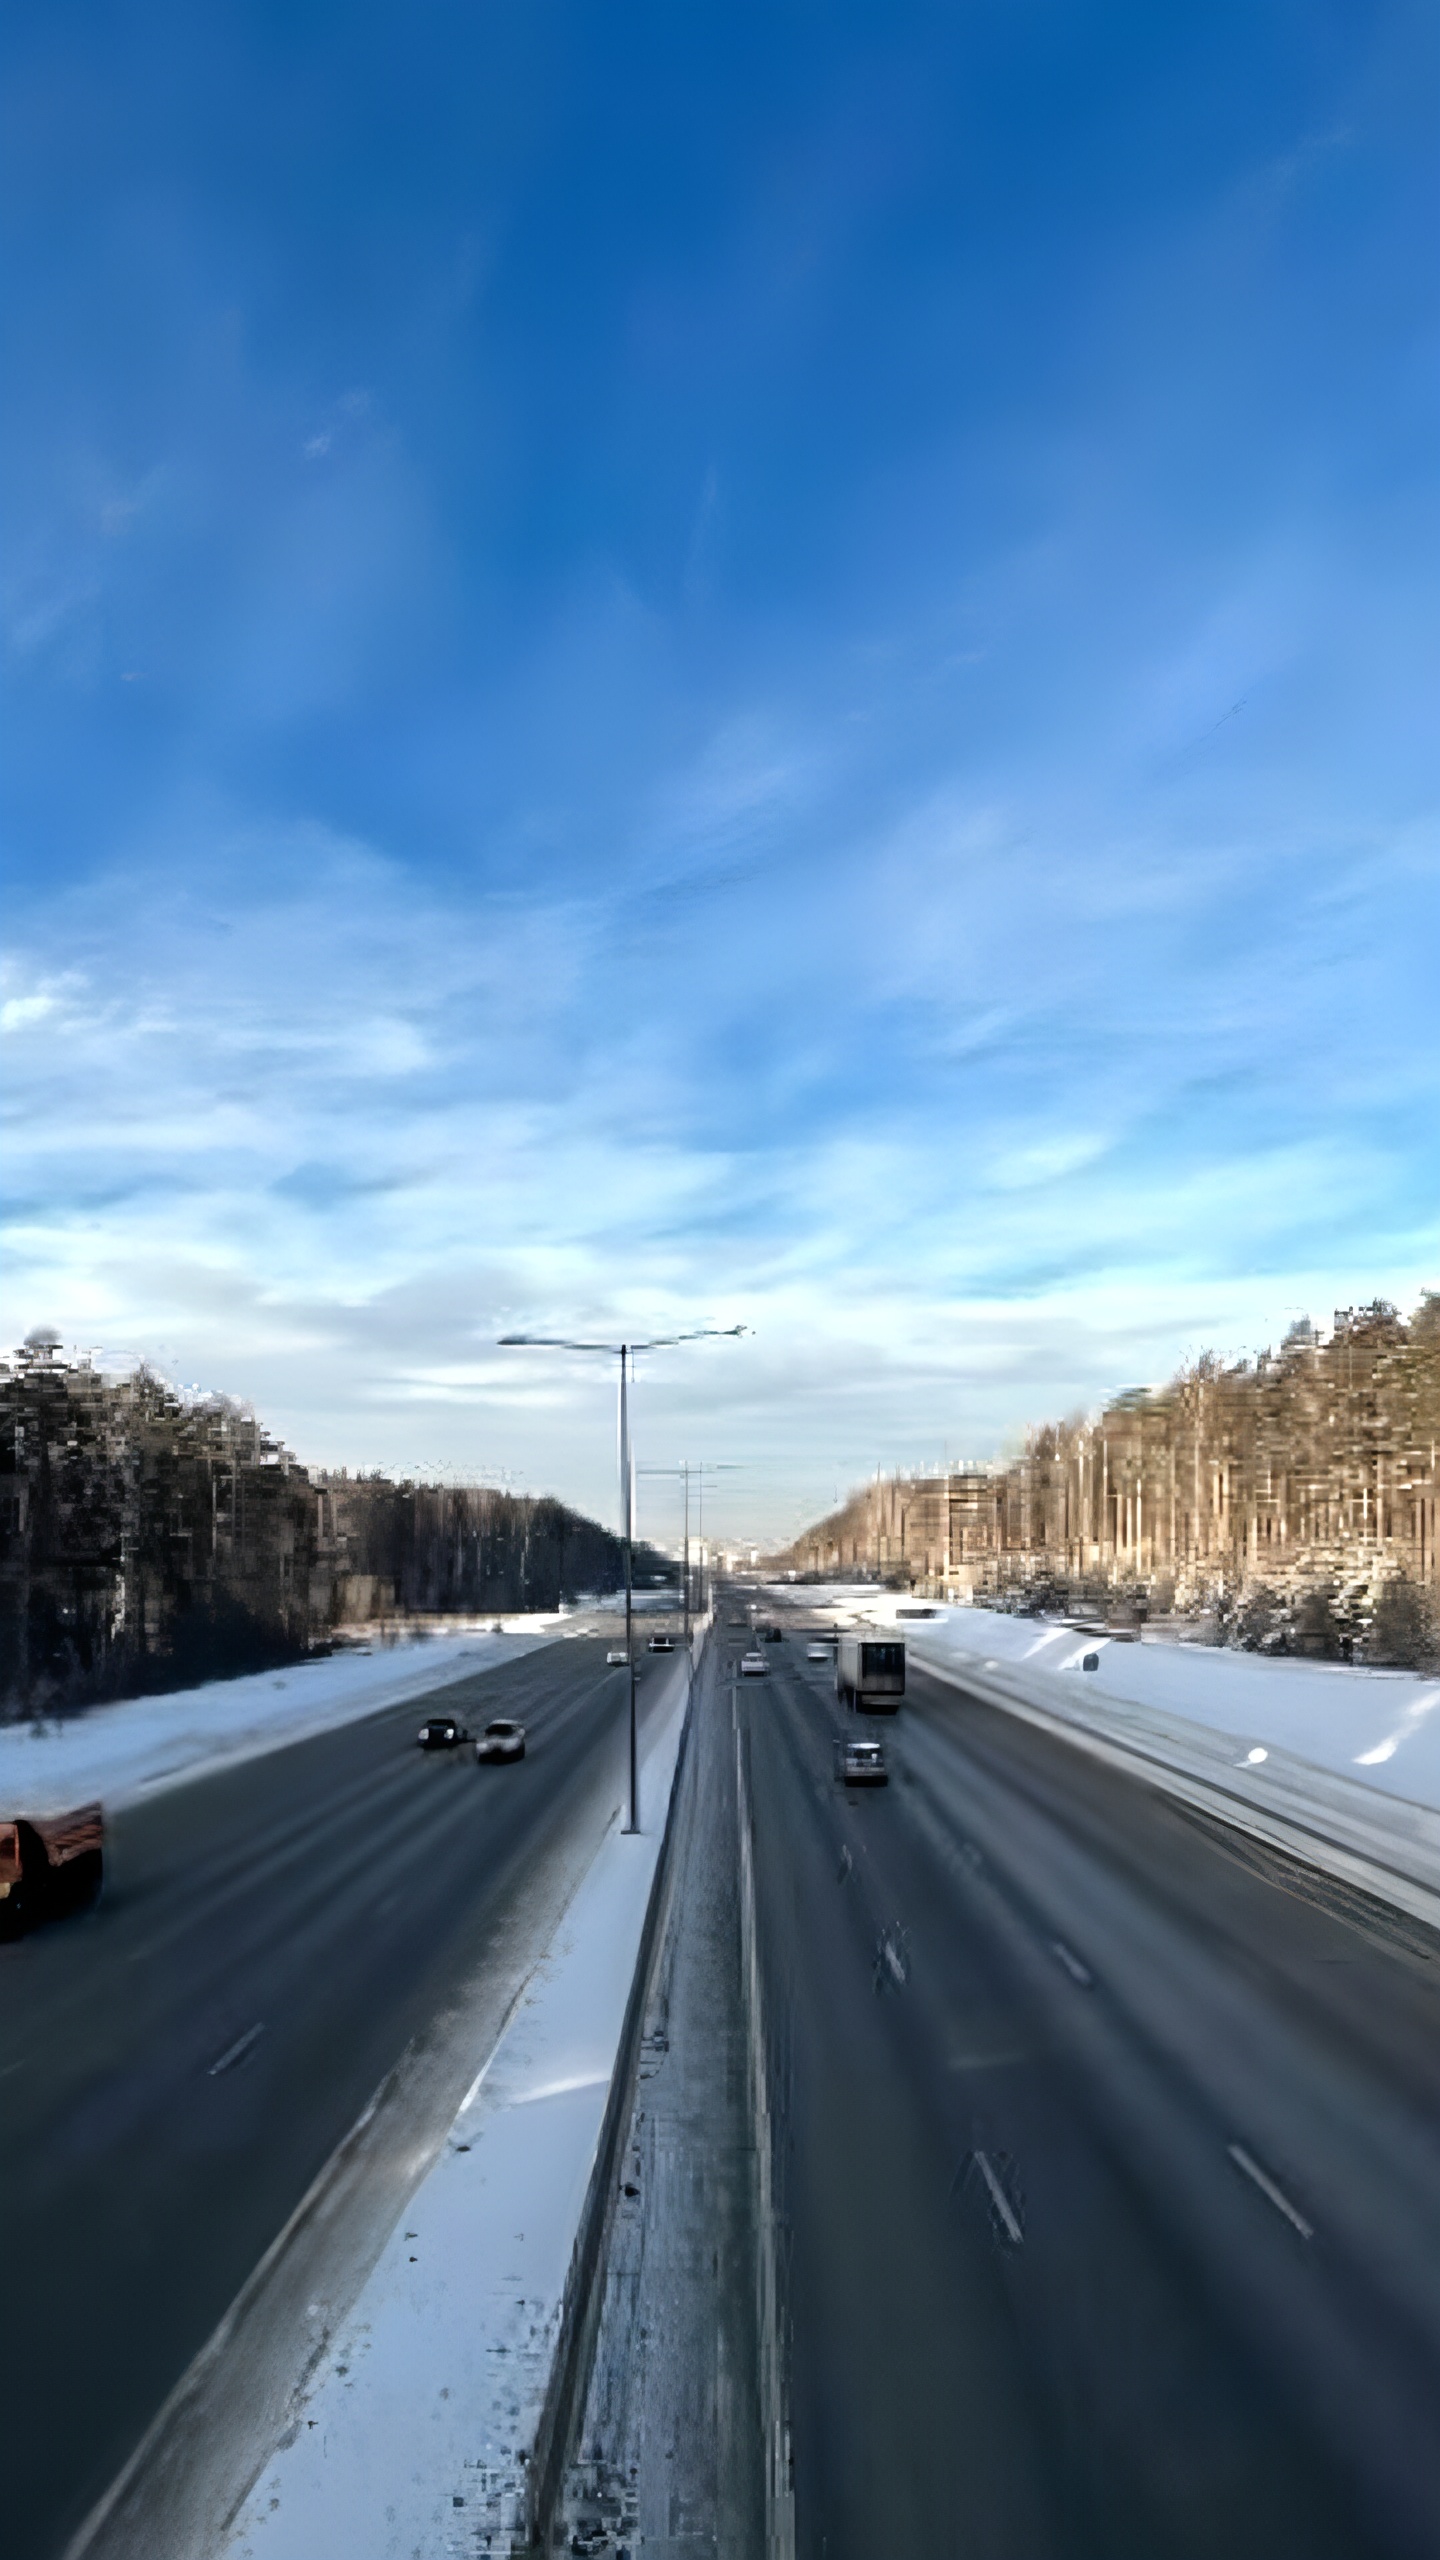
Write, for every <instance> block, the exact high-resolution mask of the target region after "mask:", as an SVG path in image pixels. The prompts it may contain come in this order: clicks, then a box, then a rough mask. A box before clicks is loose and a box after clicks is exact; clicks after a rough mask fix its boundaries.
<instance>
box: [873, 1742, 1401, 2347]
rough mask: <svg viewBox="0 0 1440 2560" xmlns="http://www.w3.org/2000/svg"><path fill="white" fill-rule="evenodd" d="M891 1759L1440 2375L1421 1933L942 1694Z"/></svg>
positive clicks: (1017, 1907) (1035, 1932) (1019, 1910)
mask: <svg viewBox="0 0 1440 2560" xmlns="http://www.w3.org/2000/svg"><path fill="white" fill-rule="evenodd" d="M1007 1723H1008V1724H1009V1725H1010V1727H1011V1730H1010V1732H1007V1731H1005V1730H1004V1727H1005V1725H1006V1724H1007ZM1012 1735H1015V1736H1023V1737H1025V1738H1024V1739H1023V1740H1018V1741H1017V1740H1012ZM1032 1738H1033V1740H1034V1741H1036V1742H1038V1743H1039V1744H1040V1750H1039V1751H1038V1752H1036V1751H1034V1750H1033V1749H1032V1748H1030V1747H1029V1744H1030V1741H1031V1740H1032ZM1047 1746H1048V1747H1047ZM901 1748H902V1751H903V1754H904V1757H905V1760H906V1763H907V1765H908V1767H909V1768H910V1769H911V1770H913V1771H914V1772H915V1773H916V1774H917V1775H918V1776H920V1777H921V1778H922V1779H923V1783H924V1787H925V1792H926V1796H927V1800H928V1802H929V1804H930V1805H931V1806H932V1807H938V1808H941V1809H943V1810H944V1811H945V1812H946V1813H947V1815H948V1818H949V1821H950V1823H951V1825H952V1829H953V1831H954V1833H955V1834H956V1835H957V1836H960V1835H964V1836H968V1837H969V1838H970V1839H971V1840H973V1841H974V1842H975V1843H977V1844H978V1845H980V1846H982V1847H983V1848H985V1849H986V1850H987V1852H988V1855H989V1859H990V1864H991V1868H992V1870H993V1875H994V1877H995V1879H997V1880H1000V1879H1003V1882H1004V1889H1005V1891H1006V1893H1007V1895H1008V1897H1009V1901H1010V1904H1011V1907H1012V1909H1013V1910H1014V1912H1015V1913H1016V1915H1017V1916H1019V1917H1021V1918H1022V1919H1028V1921H1029V1923H1030V1934H1031V1937H1032V1939H1033V1940H1035V1941H1038V1942H1039V1943H1040V1944H1041V1945H1044V1946H1048V1947H1049V1948H1050V1949H1051V1950H1052V1951H1053V1948H1054V1947H1055V1946H1056V1945H1057V1944H1058V1945H1060V1946H1063V1947H1064V1948H1066V1949H1067V1950H1068V1951H1069V1953H1070V1955H1071V1956H1072V1958H1073V1957H1078V1959H1079V1961H1080V1963H1081V1964H1082V1965H1083V1966H1084V1967H1085V1968H1086V1969H1087V1970H1088V1971H1089V1972H1090V1973H1091V1975H1092V1976H1093V1977H1094V1979H1095V1980H1096V1982H1097V1983H1098V1984H1099V1985H1100V1986H1102V1991H1103V1998H1102V2001H1101V2004H1100V2005H1101V2007H1102V2008H1103V2009H1104V2010H1105V2011H1106V2012H1107V2013H1109V2012H1112V2011H1113V2012H1115V2013H1117V2014H1119V2015H1121V2016H1123V2020H1124V2025H1125V2029H1126V2032H1127V2033H1128V2035H1129V2037H1130V2039H1131V2041H1132V2043H1133V2044H1134V2045H1135V2047H1136V2049H1137V2050H1139V2049H1144V2050H1146V2051H1148V2052H1149V2053H1150V2054H1151V2055H1152V2056H1153V2058H1154V2061H1155V2065H1156V2067H1157V2068H1159V2069H1161V2070H1162V2071H1164V2072H1165V2073H1166V2074H1168V2075H1169V2076H1170V2077H1171V2078H1172V2079H1173V2080H1175V2081H1176V2082H1177V2083H1183V2084H1184V2085H1186V2086H1187V2087H1188V2089H1189V2091H1190V2093H1191V2099H1192V2113H1193V2114H1195V2115H1196V2116H1197V2117H1198V2115H1199V2114H1200V2112H1201V2111H1202V2106H1203V2112H1204V2113H1205V2114H1206V2115H1207V2116H1208V2117H1210V2118H1213V2119H1214V2121H1215V2122H1216V2123H1220V2124H1224V2125H1225V2126H1227V2127H1228V2128H1229V2131H1228V2133H1227V2144H1228V2142H1229V2141H1235V2140H1238V2141H1239V2142H1240V2144H1241V2146H1242V2147H1243V2148H1244V2149H1245V2151H1246V2153H1247V2156H1249V2157H1251V2158H1255V2159H1258V2160H1259V2161H1260V2162H1262V2163H1266V2164H1268V2167H1269V2169H1270V2170H1271V2171H1272V2172H1273V2173H1274V2175H1275V2177H1276V2179H1277V2180H1278V2181H1279V2182H1280V2183H1281V2186H1282V2191H1285V2192H1287V2193H1288V2194H1289V2195H1290V2198H1291V2201H1292V2203H1294V2204H1295V2206H1296V2208H1297V2210H1299V2211H1300V2212H1301V2213H1302V2215H1303V2218H1304V2219H1305V2220H1306V2221H1307V2222H1309V2223H1310V2224H1312V2225H1313V2226H1315V2227H1316V2228H1318V2229H1323V2232H1324V2235H1325V2244H1326V2257H1327V2263H1328V2265H1329V2267H1330V2271H1331V2283H1332V2287H1333V2280H1334V2274H1335V2269H1336V2265H1337V2262H1341V2263H1343V2264H1344V2265H1345V2266H1346V2267H1347V2268H1348V2269H1349V2270H1350V2271H1351V2274H1352V2276H1353V2279H1354V2281H1355V2282H1356V2283H1357V2284H1359V2285H1361V2286H1363V2288H1364V2289H1365V2290H1367V2291H1369V2292H1371V2293H1373V2294H1375V2295H1376V2296H1377V2297H1379V2298H1381V2299H1384V2300H1386V2301H1388V2303H1389V2304H1390V2306H1391V2308H1392V2311H1393V2314H1394V2317H1395V2318H1396V2320H1397V2321H1398V2322H1399V2323H1400V2335H1401V2337H1402V2339H1403V2346H1402V2350H1401V2354H1402V2361H1403V2363H1404V2364H1405V2365H1406V2366H1407V2367H1413V2366H1414V2360H1415V2358H1416V2356H1417V2354H1420V2355H1423V2356H1424V2357H1425V2358H1426V2359H1428V2361H1429V2365H1430V2369H1431V2372H1432V2374H1433V2375H1434V2377H1435V2378H1436V2379H1437V2380H1440V2286H1437V2276H1440V2137H1437V2120H1440V1979H1437V1973H1440V1967H1437V1963H1436V1957H1437V1955H1440V1947H1437V1946H1436V1942H1435V1941H1434V1939H1433V1937H1431V1936H1430V1934H1429V1933H1428V1932H1425V1931H1423V1930H1421V1929H1420V1928H1418V1926H1417V1925H1416V1924H1414V1923H1413V1922H1411V1921H1410V1920H1409V1919H1408V1918H1407V1917H1406V1916H1405V1915H1403V1914H1391V1913H1388V1912H1387V1911H1385V1910H1384V1908H1383V1907H1382V1906H1380V1905H1376V1904H1369V1905H1367V1904H1366V1903H1365V1901H1364V1898H1363V1897H1360V1896H1358V1895H1354V1894H1342V1895H1341V1896H1340V1897H1338V1898H1335V1897H1333V1896H1332V1895H1331V1893H1329V1892H1328V1891H1327V1886H1326V1880H1325V1879H1322V1878H1319V1877H1316V1878H1313V1879H1311V1878H1307V1876H1306V1875H1305V1872H1304V1870H1303V1869H1300V1868H1298V1867H1297V1866H1295V1865H1294V1864H1293V1863H1292V1862H1290V1861H1285V1860H1280V1859H1277V1858H1275V1857H1274V1856H1272V1855H1271V1854H1270V1853H1268V1852H1264V1851H1261V1852H1259V1853H1258V1855H1252V1854H1251V1853H1250V1851H1249V1847H1248V1844H1247V1843H1245V1842H1244V1841H1243V1839H1241V1838H1238V1837H1237V1836H1236V1835H1234V1834H1229V1835H1227V1834H1226V1833H1224V1832H1223V1831H1222V1830H1220V1829H1219V1828H1218V1827H1215V1828H1212V1827H1211V1826H1209V1825H1208V1824H1201V1825H1197V1824H1196V1823H1194V1822H1193V1821H1192V1820H1190V1819H1188V1818H1187V1816H1186V1814H1185V1813H1184V1811H1183V1810H1181V1809H1179V1808H1177V1807H1175V1806H1173V1805H1172V1804H1171V1803H1170V1802H1169V1801H1168V1800H1167V1799H1166V1798H1164V1797H1163V1796H1161V1795H1159V1794H1158V1793H1156V1792H1154V1791H1152V1790H1151V1789H1149V1788H1147V1787H1144V1786H1141V1785H1137V1784H1136V1783H1134V1782H1133V1781H1131V1780H1129V1779H1128V1778H1127V1777H1125V1776H1124V1775H1123V1774H1121V1773H1111V1772H1109V1771H1106V1770H1103V1769H1102V1770H1100V1771H1098V1772H1095V1773H1094V1774H1092V1771H1093V1764H1085V1765H1084V1768H1083V1777H1082V1779H1081V1783H1079V1784H1078V1785H1077V1786H1076V1788H1075V1791H1074V1793H1073V1795H1071V1794H1069V1793H1068V1791H1067V1788H1066V1783H1065V1782H1066V1780H1067V1777H1068V1775H1069V1770H1068V1769H1067V1765H1066V1764H1067V1763H1069V1764H1070V1765H1071V1767H1073V1766H1074V1764H1075V1762H1076V1761H1077V1759H1078V1757H1079V1755H1077V1754H1075V1753H1073V1752H1071V1751H1068V1750H1067V1749H1066V1746H1065V1745H1064V1744H1063V1743H1053V1742H1051V1741H1050V1738H1049V1737H1048V1736H1045V1735H1033V1729H1030V1728H1026V1727H1024V1726H1019V1725H1016V1724H1015V1723H1014V1720H1010V1719H1005V1718H1003V1716H1002V1717H999V1718H997V1717H996V1716H995V1715H994V1713H993V1712H992V1711H990V1710H988V1709H986V1708H983V1707H981V1708H979V1709H978V1710H977V1711H975V1712H974V1713H973V1714H971V1715H967V1714H966V1711H965V1708H964V1706H963V1705H961V1706H960V1707H959V1708H958V1709H957V1706H956V1704H955V1703H954V1702H953V1699H945V1698H944V1697H943V1693H942V1697H941V1699H940V1700H938V1701H932V1702H931V1706H930V1714H929V1716H928V1717H926V1716H921V1717H918V1718H916V1719H914V1720H912V1723H911V1726H910V1730H909V1733H908V1734H907V1736H906V1738H905V1741H904V1743H903V1744H902V1746H901ZM1097 1775H1098V1778H1099V1781H1100V1783H1099V1784H1098V1785H1097V1784H1096V1782H1095V1779H1096V1776H1097ZM971 1889H972V1890H973V1889H974V1887H973V1883H972V1888H971ZM1090 2005H1091V2006H1094V2004H1093V2003H1092V2004H1090ZM1308 2325H1311V2324H1308V2323H1307V2326H1308Z"/></svg>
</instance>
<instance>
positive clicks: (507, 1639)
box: [0, 1617, 584, 1814]
mask: <svg viewBox="0 0 1440 2560" xmlns="http://www.w3.org/2000/svg"><path fill="white" fill-rule="evenodd" d="M583 1631H584V1630H583V1628H582V1626H581V1624H580V1622H579V1621H577V1620H574V1619H567V1620H565V1621H564V1622H563V1623H562V1622H561V1620H559V1619H558V1618H552V1617H544V1618H540V1617H532V1618H511V1619H509V1620H508V1621H507V1625H506V1632H505V1633H504V1634H503V1635H494V1634H492V1633H491V1632H490V1628H489V1625H488V1624H487V1625H486V1626H485V1628H483V1629H481V1628H479V1627H467V1628H466V1629H464V1630H463V1631H462V1632H460V1633H457V1634H454V1635H447V1636H438V1637H434V1636H432V1637H425V1638H420V1639H411V1640H408V1641H403V1642H400V1643H397V1644H387V1645H380V1644H378V1643H377V1644H376V1645H375V1647H374V1648H373V1649H370V1648H362V1647H356V1648H353V1649H347V1650H346V1651H344V1652H342V1653H333V1654H328V1655H326V1656H324V1657H323V1658H321V1659H318V1660H316V1661H314V1662H301V1663H296V1664H293V1665H292V1666H291V1667H290V1668H289V1669H287V1670H285V1671H259V1672H255V1673H253V1674H251V1675H249V1676H248V1677H247V1678H245V1679H243V1680H208V1681H206V1682H205V1683H204V1685H203V1686H202V1687H200V1688H198V1689H175V1690H171V1691H168V1692H167V1693H166V1694H165V1695H163V1696H160V1697H154V1698H122V1699H120V1700H119V1701H118V1702H117V1703H116V1704H115V1705H114V1706H109V1707H92V1708H91V1709H90V1710H89V1712H88V1713H87V1714H85V1715H81V1716H76V1717H75V1718H74V1719H73V1720H72V1721H70V1722H67V1723H64V1724H45V1725H24V1724H21V1725H5V1726H0V1812H3V1813H6V1814H10V1813H45V1812H48V1811H58V1810H61V1809H63V1808H64V1807H65V1806H67V1805H72V1804H80V1803H83V1802H85V1801H86V1800H87V1799H88V1798H90V1797H92V1796H99V1797H100V1798H101V1799H102V1801H103V1802H104V1803H105V1804H106V1805H107V1806H108V1807H109V1808H110V1809H111V1810H112V1811H113V1810H114V1809H115V1808H116V1807H117V1806H119V1805H122V1804H125V1803H128V1802H129V1801H130V1800H131V1799H132V1798H134V1797H135V1796H140V1795H148V1794H150V1793H151V1791H152V1790H153V1789H155V1788H157V1787H165V1786H174V1785H176V1784H177V1783H179V1782H180V1781H181V1780H182V1779H185V1778H191V1777H194V1776H196V1775H197V1774H198V1773H199V1771H200V1770H202V1769H212V1768H219V1767H221V1766H223V1765H225V1764H227V1763H229V1762H231V1761H235V1760H248V1759H253V1758H254V1757H255V1756H256V1755H257V1754H258V1753H260V1752H263V1751H274V1750H277V1749H278V1748H279V1747H280V1745H281V1744H283V1743H287V1742H301V1741H303V1740H304V1739H305V1737H306V1736H307V1735H308V1734H312V1733H325V1732H328V1731H329V1729H330V1727H331V1726H333V1725H337V1724H347V1723H348V1722H349V1721H350V1720H351V1718H352V1717H354V1716H368V1715H374V1714H375V1713H376V1712H377V1711H378V1710H379V1709H380V1708H382V1707H393V1706H399V1705H401V1704H402V1703H403V1701H404V1700H405V1699H406V1698H417V1697H421V1696H423V1695H424V1694H425V1693H426V1691H428V1690H430V1689H438V1688H440V1687H442V1686H443V1685H444V1684H445V1683H446V1682H447V1681H452V1680H463V1679H465V1678H467V1677H468V1676H469V1674H470V1673H471V1672H475V1671H486V1670H489V1669H490V1668H491V1667H492V1666H493V1665H495V1664H498V1663H501V1662H509V1661H511V1660H513V1658H514V1657H515V1656H516V1655H517V1654H521V1653H528V1652H530V1651H532V1650H533V1648H534V1647H535V1646H536V1645H538V1644H550V1643H553V1642H554V1641H555V1639H556V1638H557V1637H558V1636H561V1635H567V1634H570V1633H572V1632H573V1633H576V1634H579V1633H582V1632H583Z"/></svg>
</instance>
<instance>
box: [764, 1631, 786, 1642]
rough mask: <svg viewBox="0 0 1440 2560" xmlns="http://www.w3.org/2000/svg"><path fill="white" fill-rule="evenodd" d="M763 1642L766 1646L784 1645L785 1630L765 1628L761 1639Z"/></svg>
mask: <svg viewBox="0 0 1440 2560" xmlns="http://www.w3.org/2000/svg"><path fill="white" fill-rule="evenodd" d="M763 1641H764V1642H765V1643H766V1644H783V1643H784V1641H785V1630H784V1628H783V1627H767V1628H766V1630H765V1634H764V1639H763Z"/></svg>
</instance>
